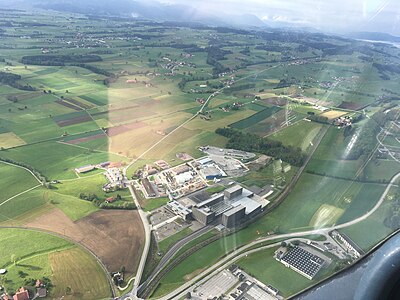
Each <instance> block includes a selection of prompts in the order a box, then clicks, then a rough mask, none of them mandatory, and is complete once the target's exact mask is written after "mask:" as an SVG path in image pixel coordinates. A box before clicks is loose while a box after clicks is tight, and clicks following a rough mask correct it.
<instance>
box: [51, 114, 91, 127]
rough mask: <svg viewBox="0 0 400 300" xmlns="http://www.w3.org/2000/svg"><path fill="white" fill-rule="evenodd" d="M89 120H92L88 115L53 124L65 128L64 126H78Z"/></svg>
mask: <svg viewBox="0 0 400 300" xmlns="http://www.w3.org/2000/svg"><path fill="white" fill-rule="evenodd" d="M91 120H92V118H91V117H90V116H89V115H83V116H79V117H75V118H71V119H66V120H60V121H55V122H56V123H57V125H58V126H60V127H65V126H69V125H75V124H79V123H84V122H88V121H91Z"/></svg>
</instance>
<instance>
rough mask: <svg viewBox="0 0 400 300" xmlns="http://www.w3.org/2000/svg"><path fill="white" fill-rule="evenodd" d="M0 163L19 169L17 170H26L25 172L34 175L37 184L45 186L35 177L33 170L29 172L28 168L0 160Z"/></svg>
mask: <svg viewBox="0 0 400 300" xmlns="http://www.w3.org/2000/svg"><path fill="white" fill-rule="evenodd" d="M0 162H1V163H3V164H6V165H10V166H13V167H17V168H20V169H24V170H26V171H28V172H29V173H31V175H32V176H33V177H35V179H36V180H37V182H39V183H40V184H42V185H43V182H42V181H41V180H40V179H39V178H38V177H37V176H36V175H35V173H33V172H32V171H31V170H29V169H28V168H25V167H23V166H20V165H17V164H13V163H11V162H8V161H4V160H0Z"/></svg>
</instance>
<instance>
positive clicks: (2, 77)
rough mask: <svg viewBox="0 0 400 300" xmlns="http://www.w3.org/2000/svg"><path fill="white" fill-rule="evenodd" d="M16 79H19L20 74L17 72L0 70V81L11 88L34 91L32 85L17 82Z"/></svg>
mask: <svg viewBox="0 0 400 300" xmlns="http://www.w3.org/2000/svg"><path fill="white" fill-rule="evenodd" d="M18 80H21V76H20V75H18V74H13V73H6V72H0V83H2V84H6V85H9V86H11V87H13V88H16V89H18V90H23V91H34V90H36V89H35V88H34V87H32V86H30V85H22V84H20V83H19V82H18Z"/></svg>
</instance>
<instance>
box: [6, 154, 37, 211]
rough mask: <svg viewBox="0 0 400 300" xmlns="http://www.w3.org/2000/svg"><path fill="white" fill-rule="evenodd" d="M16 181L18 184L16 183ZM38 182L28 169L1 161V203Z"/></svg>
mask: <svg viewBox="0 0 400 300" xmlns="http://www.w3.org/2000/svg"><path fill="white" fill-rule="evenodd" d="M16 182H18V184H15V183H16ZM38 184H39V182H38V181H37V180H36V179H35V177H33V175H32V174H31V173H29V172H28V171H27V170H24V169H22V168H19V167H15V166H10V165H7V164H4V163H2V162H0V188H1V190H2V191H3V192H2V194H1V196H0V205H1V203H3V202H4V201H6V200H7V199H9V198H10V197H13V196H15V195H17V194H19V193H21V192H24V191H25V190H27V189H30V188H32V187H34V186H36V185H38ZM10 187H12V188H10ZM11 201H12V200H11ZM0 207H1V206H0ZM0 210H1V209H0Z"/></svg>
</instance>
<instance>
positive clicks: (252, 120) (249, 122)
mask: <svg viewBox="0 0 400 300" xmlns="http://www.w3.org/2000/svg"><path fill="white" fill-rule="evenodd" d="M280 110H281V108H279V107H278V106H272V107H269V108H266V109H264V110H261V111H259V112H257V113H255V114H254V115H252V116H250V117H247V118H246V119H243V120H240V121H238V122H235V123H233V124H230V125H229V126H230V127H232V128H235V129H246V128H248V127H250V126H253V125H255V124H257V123H258V122H260V121H262V120H264V119H266V118H268V117H270V116H272V115H273V114H274V113H276V112H278V111H280Z"/></svg>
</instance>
